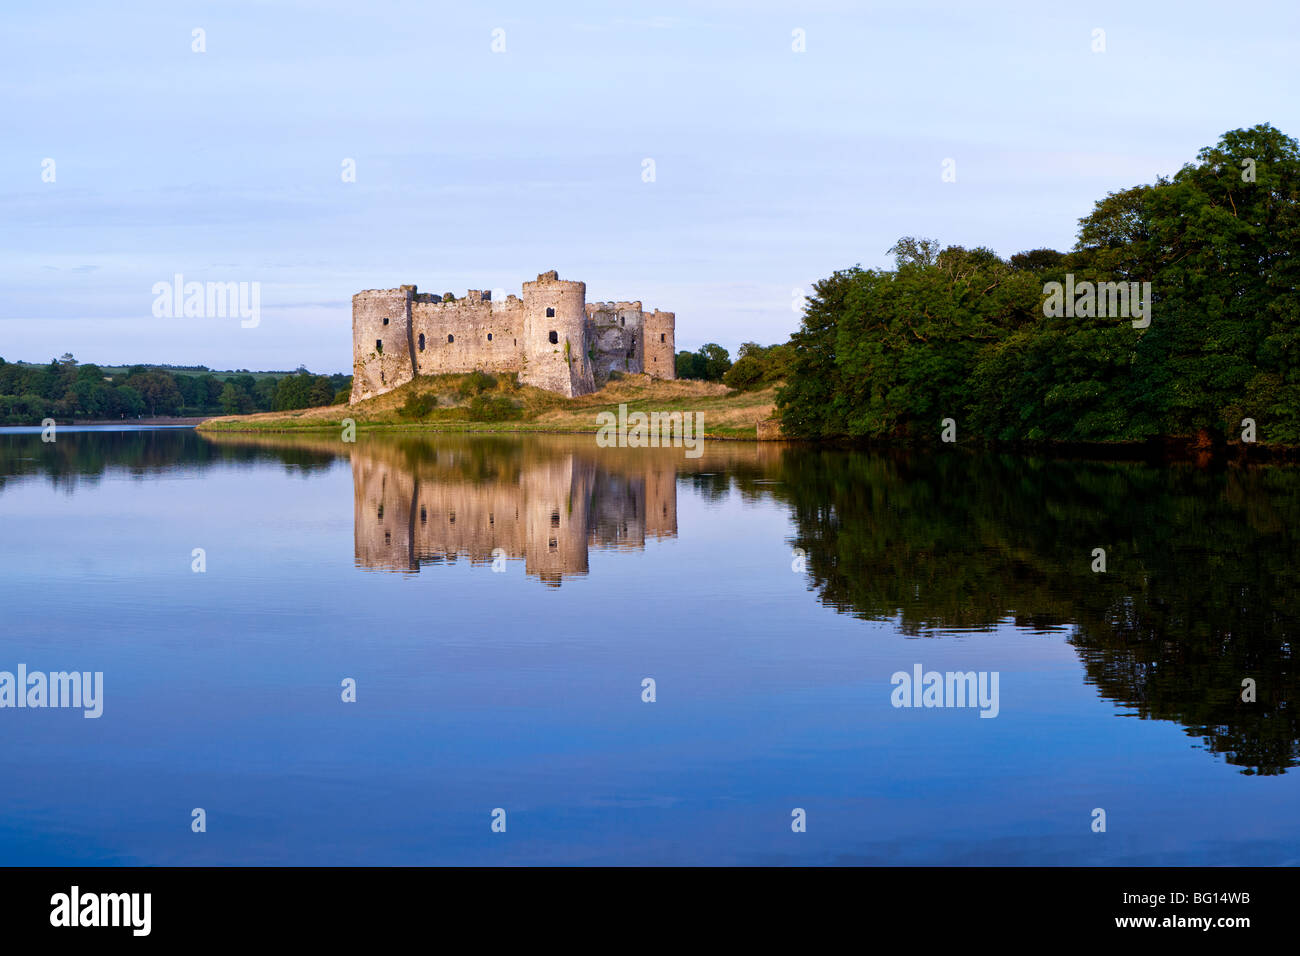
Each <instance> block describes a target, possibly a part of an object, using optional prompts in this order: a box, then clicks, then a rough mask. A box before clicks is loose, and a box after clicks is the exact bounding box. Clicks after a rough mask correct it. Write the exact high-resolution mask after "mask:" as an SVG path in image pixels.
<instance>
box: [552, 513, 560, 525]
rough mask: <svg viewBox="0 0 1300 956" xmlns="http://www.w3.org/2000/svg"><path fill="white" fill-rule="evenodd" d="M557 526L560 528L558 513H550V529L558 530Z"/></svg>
mask: <svg viewBox="0 0 1300 956" xmlns="http://www.w3.org/2000/svg"><path fill="white" fill-rule="evenodd" d="M559 526H560V513H559V512H558V511H552V512H551V527H552V528H558V527H559Z"/></svg>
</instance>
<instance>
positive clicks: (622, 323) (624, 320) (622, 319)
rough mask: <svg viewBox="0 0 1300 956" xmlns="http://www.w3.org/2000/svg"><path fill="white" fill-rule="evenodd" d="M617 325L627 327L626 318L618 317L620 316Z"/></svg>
mask: <svg viewBox="0 0 1300 956" xmlns="http://www.w3.org/2000/svg"><path fill="white" fill-rule="evenodd" d="M618 324H619V325H627V318H626V316H622V315H620V316H619V317H618Z"/></svg>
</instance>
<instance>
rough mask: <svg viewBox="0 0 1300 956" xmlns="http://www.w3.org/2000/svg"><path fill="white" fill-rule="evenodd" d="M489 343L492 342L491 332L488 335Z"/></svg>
mask: <svg viewBox="0 0 1300 956" xmlns="http://www.w3.org/2000/svg"><path fill="white" fill-rule="evenodd" d="M488 341H489V342H491V341H492V333H491V332H489V333H488Z"/></svg>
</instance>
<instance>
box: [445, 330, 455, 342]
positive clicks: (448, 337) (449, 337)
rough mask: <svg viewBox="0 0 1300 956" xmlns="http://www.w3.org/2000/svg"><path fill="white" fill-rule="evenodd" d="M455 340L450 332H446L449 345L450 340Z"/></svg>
mask: <svg viewBox="0 0 1300 956" xmlns="http://www.w3.org/2000/svg"><path fill="white" fill-rule="evenodd" d="M455 341H456V336H454V335H452V334H451V333H450V332H449V333H447V344H448V345H450V344H451V343H452V342H455Z"/></svg>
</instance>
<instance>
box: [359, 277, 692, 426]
mask: <svg viewBox="0 0 1300 956" xmlns="http://www.w3.org/2000/svg"><path fill="white" fill-rule="evenodd" d="M675 321H676V316H675V315H674V313H672V312H660V311H659V310H657V309H656V310H653V311H650V312H647V311H645V310H643V309H642V308H641V303H640V302H588V301H587V285H586V283H585V282H570V281H565V280H563V279H561V278H560V277H559V275H558V274H557V273H556V272H555V271H554V270H552V271H550V272H543V273H542V274H541V275H539V276H538V277H537V278H536V280H534V281H532V282H525V283H524V284H523V298H522V299H521V298H519V297H517V296H513V295H508V296H506V299H505V301H504V302H493V301H492V293H490V292H482V291H480V290H477V289H470V290H469V292H467V293H466V294H465V297H464V298H460V299H451V298H448V299H444V297H443V296H440V295H431V294H429V293H422V292H417V291H416V288H415V286H413V285H404V286H399V287H398V288H396V289H379V290H375V289H371V290H367V291H365V292H358V293H357V294H356V295H354V296H353V297H352V398H351V401H352V402H354V403H355V402H359V401H362V400H363V399H367V398H373V397H374V396H376V395H382V394H384V393H385V392H389V391H392V390H393V389H395V388H397V387H398V386H399V385H403V384H405V383H406V382H409V381H411V380H412V379H413V378H415V377H416V376H419V375H441V374H444V373H449V372H472V371H475V370H476V369H477V370H482V371H484V372H517V373H518V374H519V381H520V383H521V384H524V385H535V386H537V387H538V388H545V389H548V390H550V391H553V392H559V393H560V394H562V395H568V396H573V395H585V394H587V393H589V392H593V391H595V390H596V389H597V388H599V387H600V386H601V385H603V384H604V383H605V382H606V381H607V380H608V379H609V376H610V373H611V372H635V373H640V372H645V373H648V374H650V375H651V376H653V377H655V378H667V379H670V378H675V377H676V364H675V363H676V354H677V353H676V345H675V342H674V333H675Z"/></svg>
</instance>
